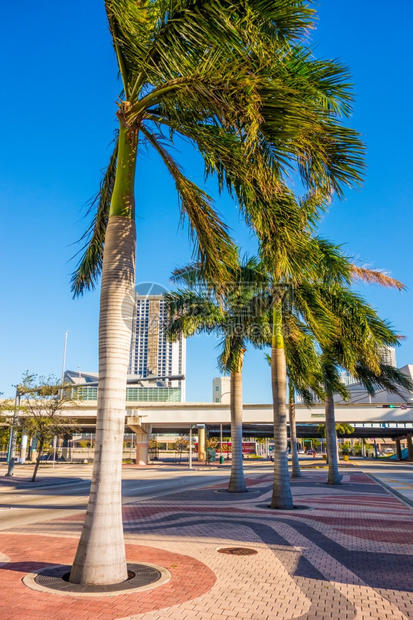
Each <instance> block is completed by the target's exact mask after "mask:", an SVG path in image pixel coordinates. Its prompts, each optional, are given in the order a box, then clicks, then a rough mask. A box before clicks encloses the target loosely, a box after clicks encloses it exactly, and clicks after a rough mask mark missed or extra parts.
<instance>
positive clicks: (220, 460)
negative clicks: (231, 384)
mask: <svg viewBox="0 0 413 620" xmlns="http://www.w3.org/2000/svg"><path fill="white" fill-rule="evenodd" d="M227 394H231V392H224V393H223V394H221V396H220V400H221V403H220V404H222V397H223V396H226V395H227ZM230 404H231V403H230ZM219 441H220V456H219V463H220V465H223V464H224V455H223V453H222V423H221V424H220V425H219Z"/></svg>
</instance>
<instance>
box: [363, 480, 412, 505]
mask: <svg viewBox="0 0 413 620" xmlns="http://www.w3.org/2000/svg"><path fill="white" fill-rule="evenodd" d="M363 473H364V474H365V475H366V476H369V477H370V478H372V479H373V480H374V482H377V484H380V485H381V486H382V487H383V488H385V489H386V491H388V492H389V493H392V495H395V496H396V497H397V499H399V500H401V501H402V502H403V503H404V504H406V505H407V506H408V507H409V508H413V500H411V499H409V498H408V497H405V496H404V495H403V493H399V491H396V489H393V488H392V487H391V486H389V485H388V484H386V483H385V482H383V481H382V480H379V478H376V476H374V475H373V474H368V473H367V472H363Z"/></svg>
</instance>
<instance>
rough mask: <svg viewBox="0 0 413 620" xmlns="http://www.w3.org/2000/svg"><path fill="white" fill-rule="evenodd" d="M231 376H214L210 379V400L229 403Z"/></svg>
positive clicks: (223, 403)
mask: <svg viewBox="0 0 413 620" xmlns="http://www.w3.org/2000/svg"><path fill="white" fill-rule="evenodd" d="M230 390H231V377H215V378H214V379H213V380H212V402H213V403H221V404H222V405H229V404H230V402H231V395H230Z"/></svg>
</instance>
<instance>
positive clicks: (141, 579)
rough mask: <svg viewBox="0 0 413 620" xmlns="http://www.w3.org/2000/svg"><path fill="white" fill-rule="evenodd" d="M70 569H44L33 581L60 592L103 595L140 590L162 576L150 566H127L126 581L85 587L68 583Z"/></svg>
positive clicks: (62, 567)
mask: <svg viewBox="0 0 413 620" xmlns="http://www.w3.org/2000/svg"><path fill="white" fill-rule="evenodd" d="M70 569H71V566H53V567H50V568H44V569H42V570H41V572H39V573H38V575H36V577H35V579H34V581H35V582H36V583H37V584H38V585H39V586H43V587H45V588H49V589H50V590H55V591H56V590H57V591H60V592H73V593H76V592H79V593H80V592H82V593H84V594H86V593H89V594H92V593H93V594H99V593H100V592H101V593H102V594H103V593H107V592H119V591H128V590H133V589H135V588H142V587H144V586H148V585H151V584H152V583H156V582H157V581H159V579H160V578H161V576H162V574H161V572H160V571H159V570H157V569H156V568H154V567H152V566H145V564H128V579H127V580H126V581H124V582H122V583H117V584H115V585H108V586H85V585H81V584H77V583H70V582H69V575H70Z"/></svg>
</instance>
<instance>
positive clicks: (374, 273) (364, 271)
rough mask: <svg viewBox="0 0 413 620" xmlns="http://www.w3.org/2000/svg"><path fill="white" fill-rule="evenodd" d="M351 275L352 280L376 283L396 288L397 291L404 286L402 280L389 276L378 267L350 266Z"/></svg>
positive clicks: (403, 289) (402, 289)
mask: <svg viewBox="0 0 413 620" xmlns="http://www.w3.org/2000/svg"><path fill="white" fill-rule="evenodd" d="M351 277H352V279H353V280H354V281H357V280H358V281H361V282H367V283H368V284H378V285H379V286H383V287H386V288H396V289H397V290H398V291H405V290H406V286H405V285H404V284H403V282H400V281H399V280H395V279H394V278H391V277H390V276H388V275H387V274H386V273H384V272H383V271H380V270H379V269H368V268H367V267H358V266H357V265H352V266H351Z"/></svg>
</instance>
